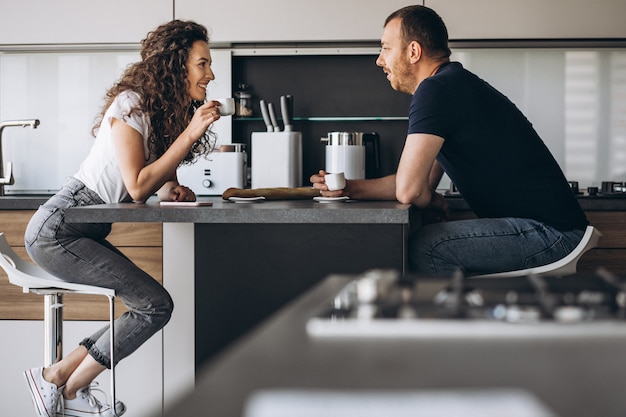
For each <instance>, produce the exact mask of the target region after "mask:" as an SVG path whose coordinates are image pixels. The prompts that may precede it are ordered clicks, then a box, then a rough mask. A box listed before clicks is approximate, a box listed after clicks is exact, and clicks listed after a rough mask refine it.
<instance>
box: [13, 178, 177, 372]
mask: <svg viewBox="0 0 626 417" xmlns="http://www.w3.org/2000/svg"><path fill="white" fill-rule="evenodd" d="M103 203H104V202H103V201H102V199H101V198H100V197H99V196H98V195H97V194H96V193H95V192H94V191H92V190H90V189H88V188H87V187H86V186H85V185H84V184H83V183H82V182H80V181H79V180H77V179H75V178H68V179H67V180H66V182H65V184H64V185H63V188H62V189H61V190H60V191H59V192H58V193H57V194H55V195H54V196H52V197H51V198H50V199H49V200H48V201H47V202H46V203H44V204H43V205H42V206H41V207H39V210H37V212H36V213H35V215H34V216H33V218H32V219H31V220H30V222H29V224H28V227H27V228H26V234H25V236H24V240H25V242H26V250H27V251H28V254H29V255H30V257H31V258H32V259H33V261H35V263H36V264H37V265H39V266H40V267H41V268H43V269H44V270H46V271H48V272H49V273H51V274H53V275H55V276H57V277H58V278H60V279H63V280H65V281H68V282H74V283H79V284H87V285H95V286H99V287H105V288H111V289H114V290H115V293H116V296H117V297H118V298H119V299H121V300H122V301H123V302H124V304H125V305H126V306H127V308H128V311H127V312H126V313H124V314H123V315H122V316H120V317H119V318H118V319H117V320H116V321H115V361H116V363H115V365H116V364H117V362H119V361H120V360H122V359H123V358H125V357H126V356H128V355H130V354H131V353H133V352H134V351H135V350H136V349H137V348H138V347H139V346H141V345H142V344H143V343H144V342H145V341H146V340H148V339H149V338H150V337H151V336H152V335H153V334H155V333H156V332H157V331H159V330H160V329H161V328H163V326H165V324H167V322H168V321H169V319H170V317H171V314H172V310H173V307H174V304H173V302H172V298H171V297H170V295H169V294H168V292H167V291H166V290H165V289H164V288H163V286H161V285H160V284H159V283H158V282H157V281H156V280H155V279H154V278H152V277H151V276H150V275H148V274H147V273H145V272H144V271H142V270H141V269H140V268H139V267H137V266H136V265H135V264H134V263H132V262H131V261H130V260H129V259H128V258H127V257H126V256H124V255H123V254H122V253H121V252H120V251H119V250H118V249H117V248H115V247H114V246H113V245H111V244H110V243H109V242H108V241H107V240H106V237H107V236H108V234H109V233H110V232H111V224H109V223H75V224H71V223H66V222H65V210H66V209H68V208H71V207H80V206H88V205H93V204H103ZM108 331H109V326H105V327H104V328H102V329H100V330H99V331H97V332H96V333H94V334H92V335H91V336H89V337H87V338H85V339H84V340H83V341H82V342H81V343H80V344H81V345H84V346H85V347H86V348H87V349H88V351H89V354H90V355H91V356H92V357H93V358H94V359H95V360H96V361H98V362H99V363H100V364H102V365H104V366H106V367H107V368H111V360H110V357H111V356H110V346H109V335H108Z"/></svg>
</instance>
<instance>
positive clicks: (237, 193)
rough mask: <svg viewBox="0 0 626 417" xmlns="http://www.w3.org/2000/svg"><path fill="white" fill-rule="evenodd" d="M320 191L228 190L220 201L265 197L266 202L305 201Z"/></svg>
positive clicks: (298, 188) (317, 195)
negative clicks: (234, 198)
mask: <svg viewBox="0 0 626 417" xmlns="http://www.w3.org/2000/svg"><path fill="white" fill-rule="evenodd" d="M319 196H320V190H318V189H315V188H313V187H297V188H288V187H275V188H252V189H243V188H229V189H227V190H226V191H224V192H223V193H222V199H224V200H228V199H229V198H231V197H244V198H251V197H265V199H266V200H305V199H310V198H313V197H319Z"/></svg>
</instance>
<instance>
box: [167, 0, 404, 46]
mask: <svg viewBox="0 0 626 417" xmlns="http://www.w3.org/2000/svg"><path fill="white" fill-rule="evenodd" d="M404 6H406V1H402V0H386V1H384V2H381V1H378V2H374V1H369V2H363V1H362V0H342V1H334V0H317V1H291V0H266V1H263V2H258V1H247V2H220V3H219V4H217V3H216V2H211V1H205V2H199V1H196V0H177V1H176V2H175V5H174V7H175V11H174V14H175V16H176V18H177V19H194V20H196V21H198V22H200V23H203V24H205V25H207V26H208V27H209V28H210V30H211V32H212V35H211V41H212V42H216V43H237V42H247V43H256V42H307V41H363V40H368V41H379V40H380V36H381V35H382V31H383V23H384V21H385V18H386V17H387V16H388V15H389V14H390V13H392V12H393V11H395V10H397V9H399V8H401V7H404Z"/></svg>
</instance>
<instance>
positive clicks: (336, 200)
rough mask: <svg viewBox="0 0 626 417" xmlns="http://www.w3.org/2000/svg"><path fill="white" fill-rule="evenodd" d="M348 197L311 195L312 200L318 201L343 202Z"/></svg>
mask: <svg viewBox="0 0 626 417" xmlns="http://www.w3.org/2000/svg"><path fill="white" fill-rule="evenodd" d="M349 199H350V197H346V196H343V197H313V200H315V201H317V202H319V203H343V202H344V201H347V200H349Z"/></svg>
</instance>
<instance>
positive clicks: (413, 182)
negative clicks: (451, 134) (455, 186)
mask: <svg viewBox="0 0 626 417" xmlns="http://www.w3.org/2000/svg"><path fill="white" fill-rule="evenodd" d="M443 142H444V139H443V138H442V137H440V136H436V135H430V134H425V133H412V134H410V135H408V136H407V138H406V142H405V144H404V149H403V150H402V155H401V156H400V163H399V164H398V171H397V173H396V199H397V200H398V201H400V202H401V203H405V204H409V203H411V204H413V205H415V206H417V207H428V206H430V204H431V200H432V199H433V194H434V191H432V184H433V183H434V182H435V181H436V182H437V183H438V182H439V180H440V179H441V175H442V174H443V170H442V169H441V167H440V166H439V164H438V163H437V162H436V160H435V158H436V157H437V155H438V154H439V151H440V150H441V147H442V146H443Z"/></svg>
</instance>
